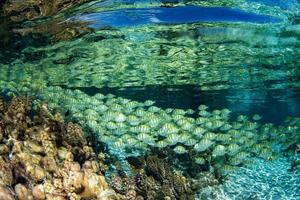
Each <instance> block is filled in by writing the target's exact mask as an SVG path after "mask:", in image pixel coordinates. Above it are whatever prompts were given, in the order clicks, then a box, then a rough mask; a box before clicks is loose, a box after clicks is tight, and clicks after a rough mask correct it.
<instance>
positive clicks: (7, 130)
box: [0, 96, 115, 200]
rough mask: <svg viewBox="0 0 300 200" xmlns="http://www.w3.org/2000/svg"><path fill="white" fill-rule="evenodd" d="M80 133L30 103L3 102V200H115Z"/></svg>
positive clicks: (0, 136)
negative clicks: (15, 199) (34, 108)
mask: <svg viewBox="0 0 300 200" xmlns="http://www.w3.org/2000/svg"><path fill="white" fill-rule="evenodd" d="M100 165H101V164H100V163H99V160H98V159H97V155H96V154H95V153H94V151H93V150H92V148H91V147H90V146H88V144H87V141H86V140H85V138H84V137H83V132H82V130H81V127H80V126H79V125H77V124H73V123H68V124H66V123H64V120H63V118H62V116H61V115H60V114H59V113H55V114H54V115H53V114H51V112H50V111H49V110H48V108H47V105H46V104H41V105H40V106H39V108H38V110H37V111H36V113H35V112H34V110H32V100H31V99H30V98H28V97H15V96H14V97H13V98H12V99H11V101H10V102H9V103H6V102H5V101H4V100H3V99H0V199H7V200H8V199H14V198H17V199H20V200H22V199H24V200H25V199H41V200H42V199H49V200H50V199H52V200H54V199H60V200H63V199H66V200H67V199H70V200H75V199H103V200H105V199H113V198H114V196H115V193H114V191H113V190H111V189H109V187H108V185H107V183H106V181H105V179H104V176H103V174H102V172H101V171H103V169H100V168H99V166H100Z"/></svg>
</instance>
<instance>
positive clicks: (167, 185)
mask: <svg viewBox="0 0 300 200" xmlns="http://www.w3.org/2000/svg"><path fill="white" fill-rule="evenodd" d="M129 163H130V166H131V169H132V172H133V175H132V176H131V177H129V176H127V175H126V174H124V173H120V172H119V173H118V174H114V175H113V176H112V183H111V184H112V187H113V188H114V189H115V190H116V191H117V192H118V193H120V194H122V195H123V196H125V197H126V198H127V199H174V200H175V199H180V200H184V199H186V200H188V199H195V197H194V194H195V191H194V190H192V189H191V185H190V180H189V179H188V178H186V177H185V176H183V175H182V174H181V173H180V172H179V171H175V170H173V169H172V168H171V166H170V164H169V163H167V162H166V160H164V159H161V158H158V157H157V156H148V157H140V158H131V159H129Z"/></svg>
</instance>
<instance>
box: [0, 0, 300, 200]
mask: <svg viewBox="0 0 300 200" xmlns="http://www.w3.org/2000/svg"><path fill="white" fill-rule="evenodd" d="M299 12H300V5H299V2H297V1H293V0H290V1H280V0H276V1H271V0H228V1H221V0H219V1H217V0H215V1H214V0H211V1H179V0H178V1H177V0H174V1H157V0H142V1H138V0H136V1H129V0H128V1H118V0H115V1H114V0H107V1H92V2H90V3H86V4H83V5H81V6H80V7H76V8H73V9H71V10H68V11H66V12H64V13H61V14H59V15H57V16H55V17H53V18H45V19H39V20H34V21H31V22H23V23H20V24H11V23H4V22H3V24H1V26H2V27H3V29H1V31H0V35H1V36H2V37H1V39H0V47H1V52H0V69H1V73H0V81H1V85H0V86H1V91H2V94H3V95H5V96H6V97H9V95H11V92H16V93H29V94H30V95H33V96H35V97H37V98H38V99H41V100H45V101H47V102H48V104H49V106H50V107H51V108H53V109H57V110H59V111H61V112H62V113H64V114H66V119H67V120H71V121H76V122H78V123H80V124H81V125H82V126H83V127H84V128H85V131H86V133H87V137H88V138H93V139H94V143H99V144H102V148H103V150H105V151H107V152H108V153H109V154H110V155H111V156H112V157H116V158H117V159H119V160H120V161H121V164H122V167H123V170H124V171H125V172H126V173H128V174H130V169H129V168H128V163H127V161H126V159H127V158H128V157H131V156H133V157H136V156H144V155H147V154H151V153H153V152H155V151H153V149H159V150H162V149H163V150H166V151H167V152H168V159H170V160H174V163H173V166H172V167H174V168H175V169H176V170H179V171H181V172H183V173H184V174H187V175H188V176H190V177H191V178H195V176H196V175H197V174H198V173H201V172H203V171H210V172H213V173H215V174H218V173H221V174H222V175H224V176H226V177H227V178H226V179H225V181H224V183H223V184H220V185H219V186H216V187H207V188H206V189H204V190H201V191H199V192H198V195H197V196H198V197H197V198H199V199H237V200H238V199H259V200H260V199H272V200H273V199H274V200H277V199H278V200H280V199H287V200H298V199H300V188H299V184H300V176H299V173H300V172H299V168H300V166H299V165H298V167H297V166H296V167H295V170H291V163H292V162H293V161H294V160H298V161H299V152H300V150H299V149H300V122H299V121H300V120H299V117H300V41H299V38H300V25H299V20H297V19H299ZM200 105H207V106H208V108H203V106H202V107H201V106H200ZM199 106H200V107H199ZM256 114H258V115H259V116H257V115H256ZM254 116H255V117H254ZM287 117H290V118H289V120H286V118H287ZM259 118H261V119H259ZM203 129H204V130H203ZM202 132H203V133H202ZM228 138H229V139H228ZM235 145H238V147H237V149H235V147H236V146H235ZM223 147H224V148H225V149H223ZM230 149H231V150H230ZM232 149H235V150H236V152H235V150H232ZM206 156H207V157H206ZM182 158H185V159H182ZM249 163H252V164H249ZM114 169H115V166H113V165H112V166H111V171H114ZM107 176H108V178H109V174H108V175H107Z"/></svg>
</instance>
